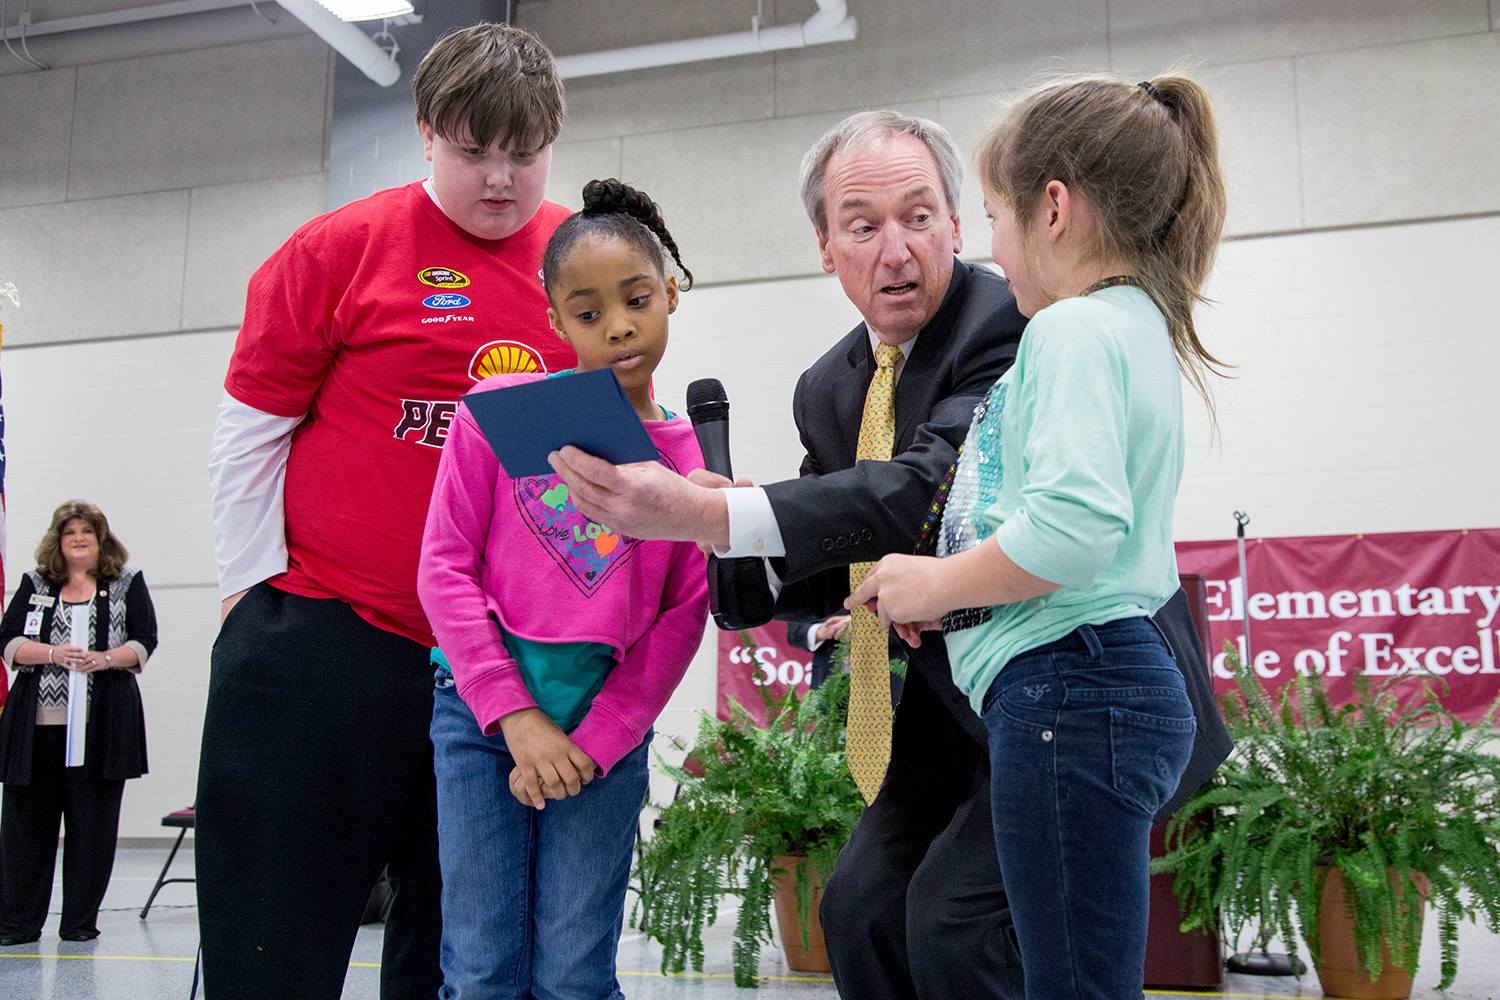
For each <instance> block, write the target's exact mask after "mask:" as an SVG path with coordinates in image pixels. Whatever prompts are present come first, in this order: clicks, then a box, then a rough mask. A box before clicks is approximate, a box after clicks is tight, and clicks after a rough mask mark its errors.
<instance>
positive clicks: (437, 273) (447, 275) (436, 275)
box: [417, 267, 469, 288]
mask: <svg viewBox="0 0 1500 1000" xmlns="http://www.w3.org/2000/svg"><path fill="white" fill-rule="evenodd" d="M417 280H418V281H420V282H421V283H422V284H424V285H431V286H432V287H433V288H467V287H468V286H469V277H468V275H466V274H463V273H461V272H459V271H455V270H453V268H451V267H424V268H422V270H420V271H418V272H417Z"/></svg>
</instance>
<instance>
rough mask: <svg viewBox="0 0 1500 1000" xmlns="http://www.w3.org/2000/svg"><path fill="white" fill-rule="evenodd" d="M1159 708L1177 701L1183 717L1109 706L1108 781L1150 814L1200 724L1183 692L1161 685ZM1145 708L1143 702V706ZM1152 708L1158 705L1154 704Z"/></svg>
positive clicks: (1178, 774)
mask: <svg viewBox="0 0 1500 1000" xmlns="http://www.w3.org/2000/svg"><path fill="white" fill-rule="evenodd" d="M1152 700H1153V701H1156V702H1157V703H1158V704H1159V705H1160V708H1161V710H1164V711H1171V710H1172V709H1174V708H1177V707H1178V706H1179V704H1180V707H1181V710H1182V711H1183V712H1184V713H1185V715H1184V716H1175V715H1159V714H1156V713H1154V712H1143V711H1138V710H1136V709H1130V708H1120V707H1118V706H1112V707H1111V708H1110V710H1109V749H1110V769H1111V774H1110V777H1111V781H1112V783H1113V785H1114V789H1115V791H1117V792H1119V793H1120V795H1121V796H1123V797H1124V798H1125V799H1126V800H1127V801H1128V802H1130V803H1131V804H1132V805H1135V806H1136V807H1137V808H1139V809H1140V810H1141V811H1142V812H1144V813H1146V814H1147V815H1148V816H1151V815H1155V814H1156V810H1157V809H1158V808H1160V807H1161V804H1162V803H1163V802H1165V801H1166V800H1167V799H1168V798H1169V797H1170V796H1171V794H1172V793H1173V792H1175V791H1176V790H1177V783H1178V781H1179V780H1181V778H1182V772H1183V771H1184V770H1186V769H1187V763H1188V758H1189V757H1190V756H1192V752H1193V734H1194V733H1195V732H1196V731H1197V727H1198V723H1197V722H1196V721H1195V720H1194V718H1193V714H1192V712H1193V710H1192V703H1191V702H1189V701H1188V698H1187V695H1186V694H1184V693H1183V692H1181V691H1173V690H1170V689H1168V690H1165V691H1163V692H1162V697H1161V698H1160V699H1152ZM1143 707H1144V706H1143ZM1152 707H1156V706H1152Z"/></svg>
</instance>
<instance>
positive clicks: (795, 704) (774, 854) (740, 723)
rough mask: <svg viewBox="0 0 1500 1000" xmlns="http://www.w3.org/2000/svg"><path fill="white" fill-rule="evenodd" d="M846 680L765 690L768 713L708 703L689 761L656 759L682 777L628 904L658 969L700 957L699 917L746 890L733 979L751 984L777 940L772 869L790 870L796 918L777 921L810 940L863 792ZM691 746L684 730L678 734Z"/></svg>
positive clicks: (698, 964)
mask: <svg viewBox="0 0 1500 1000" xmlns="http://www.w3.org/2000/svg"><path fill="white" fill-rule="evenodd" d="M848 695H849V680H848V678H847V677H844V676H842V675H837V674H835V675H833V676H831V677H829V679H828V680H827V682H825V683H824V684H823V686H822V687H820V688H818V689H817V690H816V691H812V692H810V693H809V694H808V695H807V696H806V697H801V696H799V695H798V693H797V691H796V690H795V689H792V690H789V691H787V693H786V694H785V695H784V696H782V697H781V698H779V699H772V698H770V696H769V695H768V694H767V695H765V697H766V715H767V723H766V726H765V727H764V728H762V727H760V726H758V725H756V723H755V721H754V720H753V719H752V718H751V717H750V715H749V713H747V712H746V711H745V710H744V709H743V708H742V707H741V706H739V705H738V704H731V708H732V711H733V714H732V716H731V718H729V719H727V720H721V719H718V718H715V717H714V716H712V715H710V714H708V713H704V714H703V716H702V718H701V719H700V722H699V727H698V736H697V740H696V742H695V743H694V744H693V748H694V749H693V751H692V752H693V756H692V757H691V758H690V759H689V760H688V761H687V762H685V763H686V764H687V765H690V766H682V767H678V766H672V765H669V764H667V763H666V762H665V761H664V760H662V758H661V757H660V755H658V758H657V760H658V763H659V764H660V765H661V767H662V769H663V770H664V771H665V772H666V774H667V775H668V776H670V777H671V778H672V779H673V780H675V781H676V782H677V784H678V792H677V796H676V798H675V799H674V800H673V801H672V802H670V803H668V804H666V805H664V806H660V807H658V808H659V809H660V816H659V818H658V819H657V822H656V824H655V829H654V832H653V833H652V835H651V838H650V839H649V840H647V841H646V842H645V845H644V847H643V848H642V850H641V854H640V857H639V858H638V860H637V867H636V873H637V875H638V877H639V879H640V885H641V892H640V898H639V901H638V903H637V906H636V908H635V910H634V911H633V912H632V914H631V923H632V926H638V927H640V929H641V930H642V931H644V932H645V933H646V934H647V935H648V936H650V937H651V938H653V939H655V940H656V941H658V942H660V943H661V945H662V972H664V973H665V972H682V971H683V970H684V969H685V968H686V967H687V966H688V965H689V964H691V965H692V968H693V969H694V970H697V971H702V969H703V929H704V928H705V927H707V926H709V925H711V924H713V923H714V920H715V917H716V915H717V912H718V909H719V906H720V904H721V902H722V901H723V900H724V898H725V897H726V896H738V897H740V911H739V919H738V922H737V923H736V926H735V932H734V981H735V984H736V985H737V986H748V987H753V986H755V985H756V980H755V977H756V968H757V965H758V963H759V960H760V949H761V946H762V945H766V944H771V943H772V937H771V925H770V919H769V911H770V907H771V903H772V895H773V881H774V880H775V879H777V878H778V876H779V877H780V878H781V879H786V880H791V881H792V882H793V884H794V885H795V889H796V897H797V916H798V924H799V928H798V930H797V931H793V930H792V929H790V928H787V927H786V926H785V925H783V927H782V940H783V942H784V943H785V944H787V945H788V951H792V950H793V949H792V948H791V944H792V941H794V940H796V939H797V938H800V941H801V944H802V947H803V948H804V949H806V948H807V947H808V945H809V943H810V938H811V931H812V929H813V928H814V927H815V926H816V920H817V914H816V911H815V907H814V902H813V901H814V895H815V891H816V889H817V887H818V886H820V885H821V884H822V883H823V882H825V881H826V880H827V878H828V876H829V875H831V874H832V872H833V866H834V861H835V858H836V857H837V855H838V852H839V849H840V848H842V847H843V845H844V842H845V841H847V840H848V839H849V832H850V831H851V830H852V829H853V828H854V821H855V820H856V819H857V818H858V817H859V814H860V811H861V810H862V809H863V808H864V800H863V799H862V798H861V797H860V794H859V790H858V789H857V788H856V787H855V785H854V781H853V779H852V778H851V777H850V776H849V770H848V766H847V764H846V763H845V759H844V715H845V708H846V705H847V702H848ZM672 742H673V744H674V745H675V747H676V748H677V750H679V751H687V750H688V749H689V748H688V746H687V745H686V744H685V743H684V742H682V741H681V740H673V741H672Z"/></svg>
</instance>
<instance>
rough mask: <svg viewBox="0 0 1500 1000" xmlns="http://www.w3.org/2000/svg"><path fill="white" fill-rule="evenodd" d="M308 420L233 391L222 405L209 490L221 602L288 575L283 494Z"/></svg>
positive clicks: (216, 427) (210, 464)
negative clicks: (296, 437)
mask: <svg viewBox="0 0 1500 1000" xmlns="http://www.w3.org/2000/svg"><path fill="white" fill-rule="evenodd" d="M305 416H306V414H303V416H298V417H278V416H276V415H275V414H274V413H267V412H265V411H264V410H257V409H256V408H255V407H253V406H249V405H247V404H245V403H242V402H240V401H239V400H237V399H235V398H234V397H233V396H231V395H230V394H229V393H228V392H225V393H224V398H223V400H222V401H221V402H220V403H219V415H218V419H217V420H216V421H215V422H214V443H213V451H212V453H211V454H210V456H209V460H208V486H209V491H210V492H211V493H212V495H213V507H214V556H215V558H216V559H217V561H218V564H219V599H220V600H223V599H225V598H227V597H231V596H233V595H234V594H238V593H239V592H240V591H242V590H246V589H248V588H250V587H253V586H255V584H257V583H260V582H261V581H262V580H268V579H270V578H271V577H273V576H276V575H277V574H279V573H284V572H286V566H287V552H286V506H285V503H284V500H283V497H282V490H283V488H284V487H285V485H286V463H287V456H288V455H290V454H291V450H292V431H293V429H294V428H296V426H297V425H298V424H299V423H301V422H302V419H303V417H305Z"/></svg>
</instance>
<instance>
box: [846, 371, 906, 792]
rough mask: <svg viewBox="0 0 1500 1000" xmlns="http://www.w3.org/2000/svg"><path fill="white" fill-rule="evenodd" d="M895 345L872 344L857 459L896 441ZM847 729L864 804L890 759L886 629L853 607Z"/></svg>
mask: <svg viewBox="0 0 1500 1000" xmlns="http://www.w3.org/2000/svg"><path fill="white" fill-rule="evenodd" d="M899 360H901V348H899V347H897V346H895V345H894V344H881V345H879V346H878V347H876V348H875V364H876V365H877V366H879V367H877V368H876V370H875V377H874V378H872V379H870V388H869V390H868V391H866V393H865V413H864V418H863V419H862V420H861V421H860V424H859V446H858V450H857V451H856V452H855V455H854V457H855V458H856V459H857V460H859V461H865V460H869V461H875V462H889V461H890V460H891V449H892V448H894V447H895V443H896V362H897V361H899ZM874 565H875V564H874V563H872V562H861V563H851V564H850V566H849V588H850V590H851V592H852V591H853V590H854V588H856V587H858V586H859V585H860V584H861V583H863V582H864V579H865V576H866V575H867V574H868V573H869V572H870V569H871V568H872V567H874ZM849 627H850V629H852V630H853V631H852V638H851V640H850V649H849V727H848V733H847V736H846V740H845V752H846V753H847V754H848V757H849V773H850V774H852V775H854V783H855V784H856V785H858V786H859V791H860V794H861V795H863V796H864V797H865V802H866V803H867V804H868V803H870V802H874V801H875V793H876V792H878V791H880V783H881V782H882V781H884V780H885V769H886V767H887V765H889V764H890V762H891V657H890V647H889V645H888V640H887V638H886V630H885V629H883V628H881V627H880V619H879V618H877V617H876V616H875V615H874V614H873V613H872V612H871V611H870V609H869V608H867V607H863V606H861V607H858V608H855V609H854V612H853V620H852V621H851V622H850V623H849Z"/></svg>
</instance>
